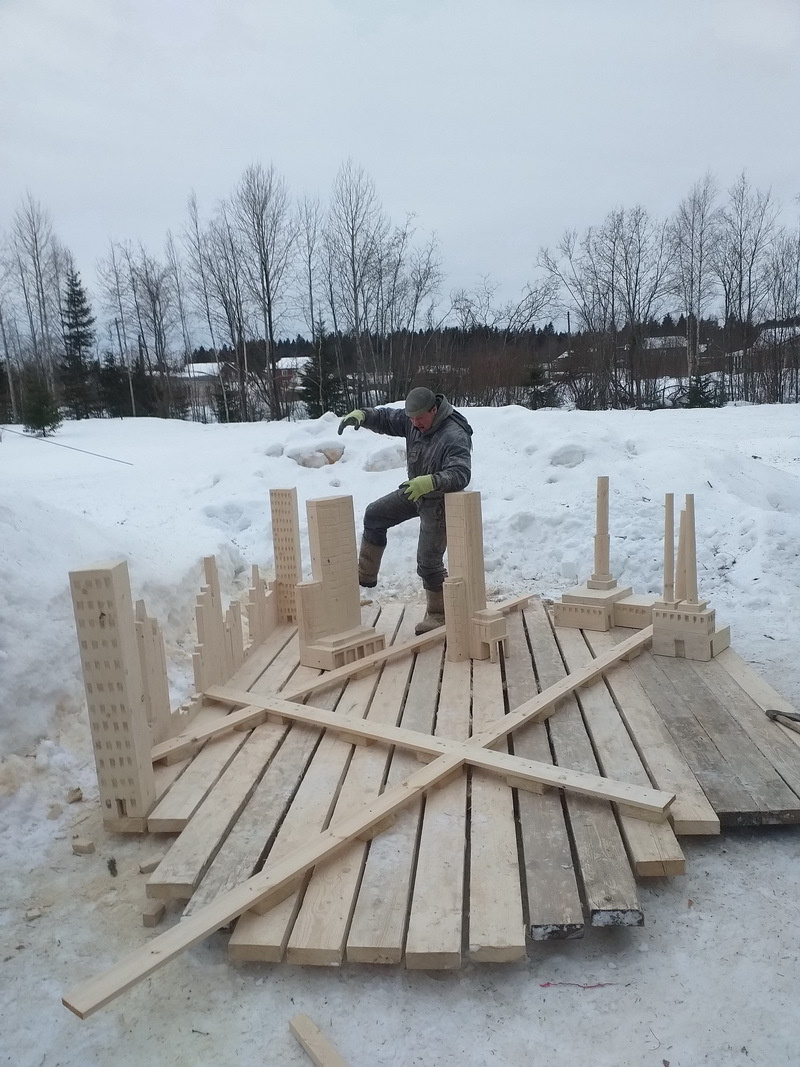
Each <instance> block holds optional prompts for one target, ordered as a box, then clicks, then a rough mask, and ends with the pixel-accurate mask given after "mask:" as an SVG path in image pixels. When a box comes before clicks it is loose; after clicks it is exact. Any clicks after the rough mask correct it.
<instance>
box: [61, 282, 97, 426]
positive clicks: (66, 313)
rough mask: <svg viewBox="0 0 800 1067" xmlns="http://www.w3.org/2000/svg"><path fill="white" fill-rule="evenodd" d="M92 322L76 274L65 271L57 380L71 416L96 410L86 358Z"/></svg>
mask: <svg viewBox="0 0 800 1067" xmlns="http://www.w3.org/2000/svg"><path fill="white" fill-rule="evenodd" d="M94 322H95V319H94V316H93V315H92V311H91V308H90V307H89V301H88V299H87V296H86V290H85V289H84V288H83V285H82V284H81V279H80V275H79V274H78V272H77V271H75V270H69V271H68V273H67V285H66V290H65V292H64V301H63V306H62V308H61V330H62V334H63V338H64V358H63V359H62V360H61V365H60V372H61V373H60V379H61V388H62V394H63V398H64V406H65V407H66V409H67V412H68V413H69V415H70V417H71V418H73V419H88V418H90V417H91V416H92V415H94V414H96V412H97V395H96V393H97V389H96V386H97V380H96V379H97V376H96V374H95V373H94V368H93V366H92V363H91V360H90V355H91V350H92V345H93V344H94V336H95V334H94Z"/></svg>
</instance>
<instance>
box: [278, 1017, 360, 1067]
mask: <svg viewBox="0 0 800 1067" xmlns="http://www.w3.org/2000/svg"><path fill="white" fill-rule="evenodd" d="M289 1027H290V1029H291V1031H292V1033H293V1034H294V1036H295V1037H296V1038H297V1040H298V1041H299V1042H300V1045H301V1046H302V1048H303V1049H304V1051H305V1052H306V1053H307V1054H308V1056H309V1058H310V1059H311V1062H312V1063H314V1064H316V1067H347V1062H346V1060H345V1059H344V1057H343V1056H341V1055H340V1053H339V1050H338V1049H337V1048H336V1047H335V1046H334V1045H332V1044H331V1042H330V1041H329V1040H328V1039H327V1037H325V1035H324V1034H323V1033H322V1031H321V1030H320V1028H319V1027H318V1026H317V1025H316V1023H314V1022H312V1021H311V1019H309V1017H308V1016H307V1015H303V1014H300V1015H294V1016H292V1018H291V1019H290V1020H289Z"/></svg>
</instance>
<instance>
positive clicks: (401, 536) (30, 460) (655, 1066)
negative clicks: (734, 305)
mask: <svg viewBox="0 0 800 1067" xmlns="http://www.w3.org/2000/svg"><path fill="white" fill-rule="evenodd" d="M466 414H467V415H468V418H469V419H470V422H471V423H472V425H473V427H474V430H475V437H474V444H475V451H474V465H473V480H472V483H471V488H472V489H478V490H480V491H481V494H482V506H483V519H484V543H485V554H486V571H487V592H488V594H489V596H490V598H494V599H502V598H504V597H507V596H512V595H515V594H518V593H528V592H532V593H536V594H539V595H542V596H549V597H553V596H558V595H559V593H560V592H561V591H563V590H564V589H565V588H567V587H568V586H569V585H571V584H574V582H575V581H576V580H583V579H584V578H585V577H586V576H587V574H588V573H589V571H590V570H591V566H592V558H593V557H592V535H593V533H594V513H593V504H594V493H595V482H596V478H597V476H598V475H601V474H607V475H609V476H610V479H611V503H610V526H611V537H612V541H611V553H612V570H613V571H614V573H615V575H616V576H617V577H618V578H620V579H622V580H624V583H625V584H626V585H632V586H633V587H634V591H635V592H637V593H645V592H648V591H649V592H655V591H657V590H658V589H659V585H660V578H661V576H660V570H661V559H662V547H661V534H662V523H663V519H662V507H663V497H664V493H666V492H675V494H676V504H679V503H680V501H681V500H682V495H683V494H684V493H687V492H691V493H694V494H695V506H696V512H697V527H698V530H697V540H698V575H699V586H700V592H701V595H703V596H704V597H707V598H708V599H709V600H710V602H711V605H712V606H713V607H715V608H716V610H717V617H718V620H719V623H720V625H725V624H730V626H731V629H732V643H733V646H734V648H735V649H736V650H737V651H738V652H739V653H740V654H741V655H742V656H743V657H744V658H745V659H746V660H747V661H748V662H750V663H751V664H752V665H753V666H754V667H755V668H756V669H757V670H758V671H760V672H761V673H762V674H764V675H765V676H766V677H767V678H768V679H769V680H770V681H771V682H772V684H773V685H774V686H775V687H776V688H777V689H778V690H779V691H781V692H782V693H783V695H784V696H785V697H787V698H788V699H789V700H790V701H791V702H792V703H793V704H794V705H795V706H796V707H800V656H798V654H797V641H796V632H797V626H798V619H800V566H799V565H798V557H799V553H800V547H799V546H800V419H799V418H798V410H797V408H796V407H792V406H789V405H787V406H784V407H779V406H769V407H746V406H741V407H726V408H723V409H719V410H697V411H656V412H592V413H590V412H576V411H572V412H565V411H538V412H531V411H527V410H525V409H522V408H516V407H510V408H501V409H471V410H469V411H467V412H466ZM337 427H338V419H337V418H336V417H335V416H334V415H333V414H330V413H329V414H327V415H325V416H323V418H321V419H319V420H315V421H300V422H292V423H285V422H281V423H257V424H249V425H231V426H219V425H201V424H194V423H183V422H176V421H172V422H162V421H159V420H155V419H146V420H145V419H142V420H118V421H101V420H98V421H87V422H78V423H75V422H69V423H65V424H64V426H63V427H62V429H61V430H60V431H59V432H58V434H57V435H56V437H55V438H48V439H46V440H44V441H42V440H38V439H33V438H29V437H25V436H23V435H21V434H19V433H16V432H12V431H13V429H14V428H9V429H7V430H3V431H2V436H1V437H0V470H2V495H0V590H2V598H1V599H0V700H1V703H0V754H2V756H3V758H2V760H1V761H0V888H1V889H2V899H1V900H0V937H2V954H1V955H0V959H2V961H3V964H2V966H3V975H4V981H3V983H2V987H1V988H0V1016H1V1017H2V1019H3V1023H2V1027H1V1028H0V1062H3V1063H8V1064H14V1065H23V1067H25V1065H28V1064H31V1065H34V1064H36V1065H38V1064H48V1065H49V1064H60V1065H65V1067H66V1065H75V1067H77V1065H84V1064H108V1063H112V1062H113V1063H115V1064H117V1065H120V1067H126V1065H133V1064H137V1065H138V1064H141V1063H150V1062H153V1063H155V1062H167V1063H170V1064H192V1065H194V1064H197V1063H206V1062H209V1061H210V1060H212V1058H213V1059H214V1060H215V1061H216V1062H219V1063H220V1064H229V1063H237V1064H244V1065H249V1064H253V1065H255V1064H279V1065H289V1067H291V1065H294V1064H297V1065H302V1064H306V1063H308V1062H310V1061H309V1060H308V1059H307V1057H306V1056H305V1054H304V1053H303V1051H302V1050H301V1049H300V1047H299V1045H298V1044H297V1043H296V1041H295V1040H294V1038H293V1037H292V1036H291V1034H290V1032H289V1028H288V1020H289V1018H290V1017H291V1016H292V1015H294V1014H296V1013H297V1012H299V1011H303V1012H306V1013H307V1014H308V1015H310V1016H311V1018H312V1019H314V1021H315V1022H316V1023H317V1024H318V1025H319V1026H320V1027H321V1028H322V1029H323V1031H324V1032H326V1034H327V1035H328V1036H329V1038H330V1039H331V1040H333V1041H334V1042H335V1043H336V1045H337V1046H338V1048H339V1050H340V1051H341V1053H342V1055H343V1056H344V1057H345V1059H346V1060H347V1061H348V1062H349V1063H350V1064H351V1065H353V1067H359V1065H369V1067H377V1065H393V1067H406V1065H417V1064H418V1065H425V1067H429V1065H434V1067H439V1065H441V1067H445V1065H451V1064H452V1065H459V1067H472V1065H475V1067H479V1065H483V1064H488V1063H497V1064H504V1065H511V1067H514V1065H527V1064H532V1063H536V1064H537V1065H553V1067H561V1065H564V1067H571V1065H574V1064H592V1065H593V1067H597V1065H609V1067H620V1065H626V1064H630V1065H640V1064H642V1065H652V1067H662V1065H663V1064H664V1063H669V1064H670V1067H694V1065H696V1064H718V1065H726V1067H727V1065H730V1064H734V1065H735V1064H762V1065H778V1064H796V1063H797V1062H798V1052H797V1049H798V1041H800V1024H798V1021H797V1018H798V1016H797V1012H796V1009H795V1007H794V1004H793V996H794V992H795V990H796V988H797V979H798V960H797V956H798V949H797V937H796V930H797V928H798V919H800V915H799V914H798V911H799V905H798V900H800V893H798V888H800V886H799V884H798V883H800V833H798V831H797V829H795V828H781V829H771V830H765V831H761V832H758V833H757V832H755V831H750V830H747V831H739V832H735V833H734V832H729V833H725V834H724V835H722V836H721V837H720V838H718V839H713V840H684V846H685V851H686V854H687V868H688V869H687V874H686V875H685V876H684V877H683V878H671V879H668V880H666V879H663V880H662V879H659V880H655V881H648V882H645V883H642V889H641V898H642V902H643V906H644V910H645V922H646V925H645V928H644V929H642V930H626V929H614V930H598V929H593V930H589V931H588V932H587V935H586V937H585V938H584V939H583V940H581V941H570V942H560V943H559V942H549V943H548V942H545V943H540V944H537V946H536V947H535V949H534V952H533V955H532V958H531V959H529V960H527V961H525V962H524V963H520V964H513V965H508V966H502V967H501V966H470V967H466V968H464V969H463V970H461V971H459V972H455V973H434V972H429V973H415V972H407V971H405V970H403V969H402V968H386V969H382V968H372V969H368V968H364V967H357V966H345V967H342V968H340V969H333V970H329V969H326V968H320V969H314V968H305V969H304V968H299V967H292V966H288V965H280V966H266V965H264V966H261V965H255V964H253V965H234V964H230V963H229V962H228V961H227V959H226V955H225V941H224V939H223V937H222V936H219V937H214V938H211V939H210V940H208V941H207V942H205V943H203V944H201V945H199V946H196V947H195V948H194V949H193V950H191V951H190V952H188V953H184V954H183V955H182V956H181V957H179V958H178V959H176V960H175V961H173V962H171V963H170V964H168V965H167V966H166V967H165V968H163V969H162V970H161V971H159V972H157V973H156V974H155V975H154V976H153V977H152V978H151V979H149V980H148V981H146V982H144V983H142V984H141V985H140V986H138V987H136V988H134V989H133V990H131V991H130V992H128V993H126V994H124V995H123V996H122V997H120V998H119V999H118V1000H116V1001H114V1002H112V1003H111V1004H110V1005H109V1006H107V1007H106V1008H104V1009H103V1010H102V1011H100V1012H98V1013H97V1014H95V1015H94V1016H92V1017H91V1018H90V1019H88V1020H86V1021H80V1020H78V1019H77V1018H75V1017H74V1016H73V1015H72V1014H71V1013H69V1012H68V1011H67V1010H66V1009H65V1008H63V1007H62V1006H61V1004H60V997H61V995H62V994H63V993H64V992H65V991H66V990H67V989H70V988H72V987H73V986H74V985H75V984H76V983H78V982H79V981H82V980H84V979H86V978H88V977H90V976H93V975H95V974H97V973H98V972H99V971H100V970H102V969H103V968H105V967H107V966H109V965H111V964H112V963H114V962H115V961H117V960H118V959H119V958H121V957H122V956H123V955H124V954H125V953H126V952H128V951H130V950H131V949H132V948H133V947H135V946H136V945H139V944H142V943H144V942H145V941H146V940H147V939H148V938H150V937H152V936H153V933H154V932H153V931H150V930H145V929H144V928H143V927H142V926H141V909H142V906H143V902H144V882H145V879H146V876H144V875H141V874H139V873H138V865H139V863H140V862H142V861H144V860H146V859H149V858H150V856H151V855H152V854H153V853H154V852H156V853H157V852H160V851H163V850H164V849H165V847H166V844H165V842H164V841H163V840H159V839H158V838H152V837H151V838H146V839H140V838H136V837H124V836H109V835H106V834H105V833H104V832H103V830H102V826H101V822H100V815H99V810H98V806H97V803H96V801H97V786H96V782H95V777H94V768H93V761H92V755H91V745H90V740H89V729H88V720H87V716H86V712H85V708H84V705H83V695H82V683H81V679H80V669H79V663H78V656H77V648H76V640H75V635H74V624H73V620H72V608H71V603H70V599H69V593H68V579H67V574H68V571H69V570H70V569H73V568H77V567H85V566H89V565H91V564H94V563H96V562H98V561H101V560H108V559H114V558H119V557H125V558H127V559H128V561H129V566H130V572H131V583H132V587H133V591H134V596H135V597H137V598H138V597H142V598H143V599H144V600H145V601H146V604H147V608H148V611H149V613H150V614H151V615H155V616H156V617H158V618H159V620H160V621H161V623H162V626H163V628H164V632H165V637H166V641H167V646H168V654H169V658H170V672H171V673H170V682H171V687H172V697H173V701H174V703H178V702H179V701H180V700H182V699H183V698H184V697H185V696H186V695H187V694H188V693H189V691H190V688H191V684H190V683H191V667H190V661H189V655H190V653H191V649H192V644H193V641H194V637H193V634H192V622H193V607H194V597H195V595H196V593H197V591H198V589H199V587H200V584H201V560H202V557H203V556H205V555H211V554H214V555H216V556H217V559H218V561H219V564H220V569H221V578H222V584H223V589H224V591H225V593H226V595H227V596H234V595H239V593H240V592H242V591H243V590H244V589H245V588H246V585H247V584H248V579H249V564H250V563H257V564H258V565H259V566H260V567H261V568H262V570H263V572H264V573H265V574H268V573H269V570H270V566H271V562H272V549H271V538H270V529H269V523H270V520H269V502H268V491H269V489H270V488H272V487H286V486H292V485H295V486H296V487H297V490H298V496H299V499H300V506H301V529H302V535H303V539H304V558H305V560H306V561H308V559H309V555H308V546H307V543H305V541H306V537H307V530H306V524H305V521H304V515H305V501H306V500H307V499H310V498H315V497H320V496H330V495H334V494H338V493H350V494H352V495H353V497H354V502H355V510H356V515H357V517H358V516H361V515H363V512H364V508H365V507H366V505H367V503H368V502H369V501H370V500H372V499H374V498H375V497H377V496H379V495H381V494H382V493H385V492H388V491H389V490H390V489H392V488H394V487H395V486H396V485H397V484H398V483H399V482H400V481H401V480H402V479H403V477H404V465H403V450H402V447H400V448H398V442H396V441H395V440H393V439H391V438H384V437H379V436H377V435H374V434H371V433H370V432H369V431H366V430H360V431H358V432H354V431H352V430H349V429H348V430H347V431H346V432H345V434H344V436H341V437H340V436H338V434H337ZM64 446H66V447H64ZM415 548H416V530H415V529H414V528H413V526H412V524H407V525H406V526H403V527H400V528H398V529H397V530H395V531H393V533H392V534H391V535H390V542H389V548H388V549H387V552H386V555H385V557H384V567H383V571H382V574H381V579H380V583H379V586H378V589H377V590H376V592H377V594H378V595H379V597H380V598H382V599H384V600H386V599H388V598H393V597H400V598H406V599H408V598H412V599H413V598H416V599H418V600H419V602H420V608H421V607H422V595H421V590H420V585H419V579H418V578H417V577H416V574H415V562H414V560H415ZM306 573H307V574H308V569H307V571H306ZM74 786H80V787H81V788H82V790H83V793H84V798H85V799H84V800H83V801H82V802H80V803H77V804H68V803H67V801H66V795H67V792H68V790H69V789H70V788H71V787H74ZM76 833H79V834H80V836H82V837H88V838H89V839H91V840H93V841H94V842H95V845H96V852H95V853H94V854H93V855H89V856H74V855H73V854H72V851H71V845H70V841H71V838H72V836H73V834H76ZM112 858H113V859H114V860H115V862H116V867H117V870H118V874H117V876H116V877H114V876H113V875H112V873H111V871H110V869H109V860H111V859H112ZM112 866H113V865H112ZM26 916H27V917H26ZM177 916H178V911H177V910H174V911H173V910H170V911H169V912H168V916H167V920H166V921H167V922H168V923H170V922H174V921H176V919H177ZM163 928H164V927H163V926H162V929H163ZM156 932H157V931H156Z"/></svg>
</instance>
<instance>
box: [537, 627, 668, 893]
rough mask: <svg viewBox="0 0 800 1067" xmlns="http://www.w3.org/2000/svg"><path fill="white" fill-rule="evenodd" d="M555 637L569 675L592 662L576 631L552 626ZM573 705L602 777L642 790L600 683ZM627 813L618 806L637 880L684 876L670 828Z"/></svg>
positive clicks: (641, 773) (639, 768)
mask: <svg viewBox="0 0 800 1067" xmlns="http://www.w3.org/2000/svg"><path fill="white" fill-rule="evenodd" d="M555 633H556V640H557V642H558V645H559V647H560V649H561V653H562V656H563V657H564V659H565V660H566V663H567V667H568V669H569V670H570V671H573V670H577V669H578V668H579V667H583V666H585V664H586V663H587V662H589V661H590V660H591V658H592V653H591V651H590V650H589V648H588V647H587V644H586V641H585V640H584V638H583V634H582V633H581V631H580V630H576V629H571V628H569V627H556V631H555ZM578 702H579V704H580V706H581V709H582V711H583V717H584V722H585V723H586V729H587V731H588V734H589V736H590V737H591V739H592V745H593V747H594V751H595V755H596V757H597V761H598V763H599V765H600V770H601V772H602V773H603V774H604V775H608V776H609V777H614V778H622V779H623V780H624V781H626V782H631V783H633V784H635V785H640V786H642V787H644V788H647V787H649V786H650V779H649V778H648V776H647V771H646V770H645V768H644V767H643V765H642V761H641V759H640V758H639V754H638V752H637V751H636V748H635V747H634V744H633V741H632V740H631V738H630V735H629V734H628V731H627V729H626V727H625V723H624V722H623V721H622V719H621V718H620V716H619V712H618V711H617V708H616V706H615V704H614V701H613V700H612V698H611V694H610V693H609V691H608V689H607V688H606V684H605V682H604V681H603V680H602V679H599V680H598V681H596V682H594V683H593V684H592V685H590V686H586V687H585V688H583V689H582V690H581V691H580V695H579V697H578ZM626 810H627V809H626V808H625V807H624V806H623V805H619V806H618V810H617V816H618V818H619V826H620V830H621V832H622V838H623V841H624V842H625V847H626V849H627V851H628V856H629V858H630V862H631V866H632V868H633V871H634V873H635V874H636V875H637V876H639V877H661V876H665V875H678V874H685V872H686V860H685V858H684V855H683V852H682V851H681V848H680V845H679V844H678V841H677V839H676V837H675V834H674V832H673V830H672V827H671V826H670V825H669V823H666V822H664V823H658V824H654V823H645V822H643V821H642V820H641V819H635V818H631V817H630V816H629V815H627V814H625V812H626Z"/></svg>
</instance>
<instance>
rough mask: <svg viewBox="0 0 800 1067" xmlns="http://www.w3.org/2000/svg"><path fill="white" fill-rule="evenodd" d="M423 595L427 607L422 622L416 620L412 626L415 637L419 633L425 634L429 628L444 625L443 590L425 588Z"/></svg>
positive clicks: (432, 628)
mask: <svg viewBox="0 0 800 1067" xmlns="http://www.w3.org/2000/svg"><path fill="white" fill-rule="evenodd" d="M425 595H426V596H427V598H428V609H427V611H426V612H425V618H424V619H423V620H422V622H418V623H417V625H416V626H415V627H414V633H415V634H416V635H417V637H419V635H420V634H426V633H427V632H428V631H429V630H435V629H436V628H437V627H439V626H444V590H442V589H426V590H425Z"/></svg>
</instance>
